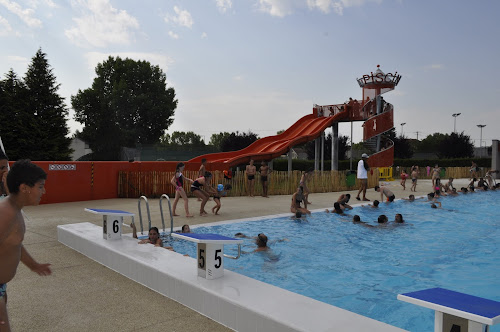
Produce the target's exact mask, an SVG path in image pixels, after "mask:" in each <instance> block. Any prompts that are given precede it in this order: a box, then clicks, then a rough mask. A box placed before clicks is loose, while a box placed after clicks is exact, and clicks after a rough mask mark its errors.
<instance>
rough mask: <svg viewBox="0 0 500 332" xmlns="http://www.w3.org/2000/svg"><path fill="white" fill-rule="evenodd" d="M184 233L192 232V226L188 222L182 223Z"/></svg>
mask: <svg viewBox="0 0 500 332" xmlns="http://www.w3.org/2000/svg"><path fill="white" fill-rule="evenodd" d="M181 231H182V233H191V228H189V225H188V224H185V225H182V230H181Z"/></svg>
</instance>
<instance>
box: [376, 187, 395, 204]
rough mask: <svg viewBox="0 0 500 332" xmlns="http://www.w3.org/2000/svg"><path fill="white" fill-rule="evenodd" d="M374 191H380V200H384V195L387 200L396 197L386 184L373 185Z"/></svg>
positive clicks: (390, 200) (392, 199)
mask: <svg viewBox="0 0 500 332" xmlns="http://www.w3.org/2000/svg"><path fill="white" fill-rule="evenodd" d="M375 191H376V192H379V193H380V201H381V202H383V201H384V195H385V196H386V197H387V201H389V202H393V201H394V199H395V198H396V195H394V193H393V192H392V191H390V190H389V189H388V188H387V187H386V186H381V187H379V186H375Z"/></svg>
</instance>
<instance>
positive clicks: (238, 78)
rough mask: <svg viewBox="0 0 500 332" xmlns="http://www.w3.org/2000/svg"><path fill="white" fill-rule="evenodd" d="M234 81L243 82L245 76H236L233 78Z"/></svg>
mask: <svg viewBox="0 0 500 332" xmlns="http://www.w3.org/2000/svg"><path fill="white" fill-rule="evenodd" d="M233 80H234V81H243V76H241V75H236V76H234V77H233Z"/></svg>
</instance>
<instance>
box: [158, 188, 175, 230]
mask: <svg viewBox="0 0 500 332" xmlns="http://www.w3.org/2000/svg"><path fill="white" fill-rule="evenodd" d="M163 198H166V199H167V202H168V210H169V212H170V234H172V233H173V232H174V216H173V215H172V205H170V197H168V195H167V194H163V195H161V197H160V215H161V224H162V226H163V233H165V218H164V217H163V205H162V201H163Z"/></svg>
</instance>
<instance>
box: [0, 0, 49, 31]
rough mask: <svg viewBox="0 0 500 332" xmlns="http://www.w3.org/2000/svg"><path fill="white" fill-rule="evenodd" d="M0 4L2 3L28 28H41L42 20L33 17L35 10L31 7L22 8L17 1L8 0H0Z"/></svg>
mask: <svg viewBox="0 0 500 332" xmlns="http://www.w3.org/2000/svg"><path fill="white" fill-rule="evenodd" d="M0 5H3V6H4V7H5V8H7V10H9V11H10V12H11V13H13V14H15V15H17V16H19V18H20V19H21V20H22V21H23V22H24V23H26V25H27V26H29V27H30V28H41V27H42V21H40V20H39V19H37V18H34V17H33V14H34V13H35V11H34V10H33V9H32V8H27V9H23V8H22V7H21V5H19V4H18V3H17V2H14V1H10V0H0Z"/></svg>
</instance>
